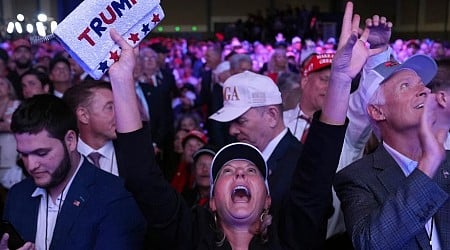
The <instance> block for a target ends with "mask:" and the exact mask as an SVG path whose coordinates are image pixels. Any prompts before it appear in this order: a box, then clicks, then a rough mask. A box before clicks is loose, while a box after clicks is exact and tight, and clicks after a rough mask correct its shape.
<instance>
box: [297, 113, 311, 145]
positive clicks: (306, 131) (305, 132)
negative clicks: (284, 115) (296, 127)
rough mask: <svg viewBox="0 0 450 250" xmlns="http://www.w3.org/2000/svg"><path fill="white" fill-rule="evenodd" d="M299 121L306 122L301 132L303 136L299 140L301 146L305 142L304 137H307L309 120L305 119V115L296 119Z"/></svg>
mask: <svg viewBox="0 0 450 250" xmlns="http://www.w3.org/2000/svg"><path fill="white" fill-rule="evenodd" d="M298 118H299V119H303V120H305V121H306V126H305V129H304V130H303V134H302V137H301V138H300V141H301V143H302V144H305V142H306V137H308V132H309V126H310V125H311V118H308V117H306V116H305V115H303V114H302V115H300V116H299V117H298Z"/></svg>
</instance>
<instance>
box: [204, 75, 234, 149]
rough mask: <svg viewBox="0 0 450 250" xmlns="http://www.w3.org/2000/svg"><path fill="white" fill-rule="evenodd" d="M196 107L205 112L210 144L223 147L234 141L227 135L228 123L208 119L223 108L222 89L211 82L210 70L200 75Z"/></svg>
mask: <svg viewBox="0 0 450 250" xmlns="http://www.w3.org/2000/svg"><path fill="white" fill-rule="evenodd" d="M196 106H200V107H201V110H206V113H205V114H203V116H204V119H205V128H206V130H207V131H208V137H209V138H210V140H209V143H210V144H213V145H216V146H217V147H223V146H225V145H227V144H229V143H231V142H233V141H234V140H233V138H232V137H231V136H230V135H229V133H228V130H229V128H230V124H229V123H228V122H218V121H215V120H212V119H208V117H209V116H210V115H212V114H214V113H215V112H216V111H217V110H219V109H221V108H222V107H223V88H222V86H220V84H218V83H215V82H214V81H213V79H212V70H208V71H205V72H204V73H203V75H202V81H201V90H200V93H199V96H198V98H197V100H196Z"/></svg>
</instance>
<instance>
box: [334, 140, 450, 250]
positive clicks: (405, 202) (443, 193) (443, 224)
mask: <svg viewBox="0 0 450 250" xmlns="http://www.w3.org/2000/svg"><path fill="white" fill-rule="evenodd" d="M449 156H450V153H449V152H447V158H446V160H445V161H444V162H443V163H442V164H441V166H440V169H439V170H438V172H437V173H436V176H435V177H434V179H433V180H432V179H430V178H429V177H428V176H426V175H425V174H424V173H423V172H421V171H420V170H418V169H415V170H414V171H413V172H412V173H411V174H410V175H409V176H408V177H405V175H404V173H403V172H402V170H401V169H400V167H399V166H398V164H397V163H396V161H395V160H394V159H393V158H392V157H391V155H390V154H389V153H388V152H387V151H386V149H385V148H384V146H380V147H379V148H378V149H377V150H376V151H375V152H374V153H373V154H370V155H368V156H365V157H364V158H362V159H360V160H358V161H356V162H355V163H353V164H351V165H349V166H348V167H346V168H345V169H343V170H342V171H340V172H339V173H338V175H337V177H336V180H335V189H336V192H337V195H338V197H339V198H340V200H341V202H342V209H343V212H344V218H345V224H346V227H347V232H349V233H350V234H351V238H352V241H353V245H354V246H355V248H356V249H431V248H430V245H429V239H428V234H427V232H426V230H425V224H426V222H427V221H428V220H429V219H430V218H431V217H432V216H434V219H435V226H436V228H437V230H438V233H439V239H440V244H441V247H442V249H450V216H449V214H450V201H449V200H448V193H449V191H450V179H449V177H448V175H449V173H450V162H449V159H450V158H449Z"/></svg>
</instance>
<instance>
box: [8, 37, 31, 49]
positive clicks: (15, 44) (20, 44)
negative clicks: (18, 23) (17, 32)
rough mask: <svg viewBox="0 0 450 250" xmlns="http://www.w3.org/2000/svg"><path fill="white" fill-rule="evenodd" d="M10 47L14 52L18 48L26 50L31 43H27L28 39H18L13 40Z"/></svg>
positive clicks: (29, 47)
mask: <svg viewBox="0 0 450 250" xmlns="http://www.w3.org/2000/svg"><path fill="white" fill-rule="evenodd" d="M12 47H13V50H16V49H18V48H20V47H26V48H28V49H31V43H30V41H28V39H24V38H20V39H17V40H15V41H14V42H13V43H12Z"/></svg>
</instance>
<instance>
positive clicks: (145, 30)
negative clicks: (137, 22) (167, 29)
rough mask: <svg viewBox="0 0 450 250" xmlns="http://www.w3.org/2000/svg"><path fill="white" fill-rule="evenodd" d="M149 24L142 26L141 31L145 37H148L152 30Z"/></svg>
mask: <svg viewBox="0 0 450 250" xmlns="http://www.w3.org/2000/svg"><path fill="white" fill-rule="evenodd" d="M148 25H149V24H148V23H146V24H142V29H141V31H142V32H144V34H145V35H147V33H148V32H150V28H149V27H148Z"/></svg>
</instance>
